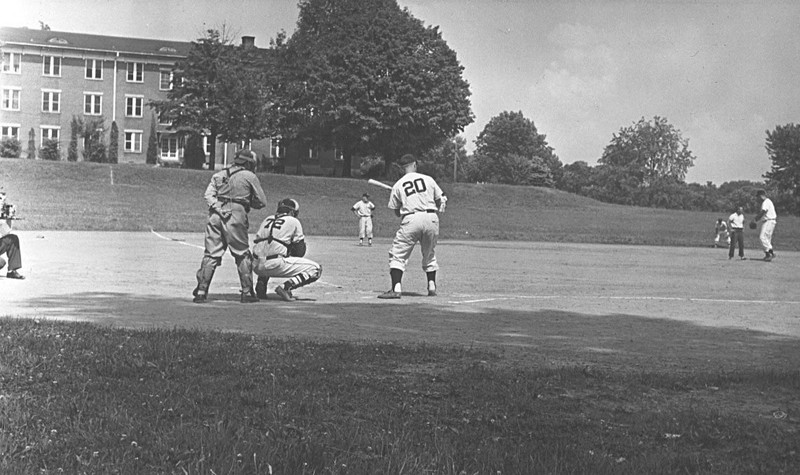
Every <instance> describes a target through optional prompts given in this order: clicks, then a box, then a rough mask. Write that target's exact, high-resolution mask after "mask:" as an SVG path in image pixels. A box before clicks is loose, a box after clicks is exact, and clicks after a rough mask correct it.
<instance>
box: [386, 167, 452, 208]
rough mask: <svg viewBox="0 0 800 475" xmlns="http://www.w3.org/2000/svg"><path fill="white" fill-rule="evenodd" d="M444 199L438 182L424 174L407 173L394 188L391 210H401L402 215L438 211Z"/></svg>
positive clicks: (390, 202)
mask: <svg viewBox="0 0 800 475" xmlns="http://www.w3.org/2000/svg"><path fill="white" fill-rule="evenodd" d="M441 199H442V189H441V188H439V185H437V184H436V181H435V180H434V179H433V178H431V177H429V176H428V175H423V174H422V173H417V172H413V173H407V174H405V175H403V177H402V178H400V179H399V180H397V182H396V183H395V184H394V186H393V187H392V195H391V197H390V198H389V209H399V210H400V214H401V215H406V214H411V213H416V212H419V211H429V210H434V211H435V210H436V201H437V200H441Z"/></svg>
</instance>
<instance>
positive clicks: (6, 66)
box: [3, 53, 22, 74]
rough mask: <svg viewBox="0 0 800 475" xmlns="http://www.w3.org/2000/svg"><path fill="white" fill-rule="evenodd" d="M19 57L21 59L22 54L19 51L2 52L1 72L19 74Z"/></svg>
mask: <svg viewBox="0 0 800 475" xmlns="http://www.w3.org/2000/svg"><path fill="white" fill-rule="evenodd" d="M20 59H22V55H21V54H19V53H3V72H4V73H11V74H19V72H20Z"/></svg>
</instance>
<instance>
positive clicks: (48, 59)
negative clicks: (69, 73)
mask: <svg viewBox="0 0 800 475" xmlns="http://www.w3.org/2000/svg"><path fill="white" fill-rule="evenodd" d="M42 61H43V63H42V74H44V75H45V76H54V77H61V58H59V57H57V56H44V57H43V58H42Z"/></svg>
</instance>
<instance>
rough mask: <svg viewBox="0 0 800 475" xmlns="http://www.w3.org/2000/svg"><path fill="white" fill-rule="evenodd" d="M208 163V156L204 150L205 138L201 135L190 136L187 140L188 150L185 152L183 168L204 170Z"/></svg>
mask: <svg viewBox="0 0 800 475" xmlns="http://www.w3.org/2000/svg"><path fill="white" fill-rule="evenodd" d="M205 162H206V154H205V151H204V150H203V136H202V135H200V134H194V133H193V134H189V135H188V137H187V138H186V149H185V150H184V151H183V166H184V167H185V168H192V169H195V170H202V169H203V164H204V163H205Z"/></svg>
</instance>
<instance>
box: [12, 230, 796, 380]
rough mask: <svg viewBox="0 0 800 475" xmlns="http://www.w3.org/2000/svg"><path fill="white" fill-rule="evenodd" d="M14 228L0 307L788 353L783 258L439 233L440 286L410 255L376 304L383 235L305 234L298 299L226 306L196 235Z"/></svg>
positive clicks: (652, 348) (374, 334) (263, 329)
mask: <svg viewBox="0 0 800 475" xmlns="http://www.w3.org/2000/svg"><path fill="white" fill-rule="evenodd" d="M19 235H20V237H21V239H22V245H23V260H24V261H23V262H24V268H23V270H24V271H25V273H26V275H27V276H28V279H26V280H25V281H12V280H6V279H4V278H2V277H0V316H14V317H29V318H37V319H69V320H85V321H92V322H98V323H103V324H109V325H115V326H124V327H132V328H145V329H146V328H174V327H181V328H196V329H217V330H223V331H234V332H245V333H255V334H264V335H273V336H281V337H286V336H289V337H298V338H302V337H310V338H319V339H334V340H359V341H393V342H400V343H431V344H448V345H457V346H464V347H475V346H478V347H484V346H485V347H488V348H493V349H501V351H505V350H508V351H512V350H513V351H516V352H517V353H519V354H524V355H526V356H525V357H526V358H528V359H531V360H535V359H537V358H540V357H541V358H544V357H545V356H542V355H547V356H546V357H547V358H550V359H553V358H554V357H555V356H557V355H561V354H564V355H567V354H570V352H572V353H571V354H573V355H574V354H575V352H578V354H579V355H583V356H582V357H583V358H585V359H586V360H587V361H591V362H602V361H603V360H605V359H607V358H614V359H616V360H617V361H619V360H620V359H621V360H627V361H629V362H630V364H634V365H635V364H636V361H637V358H641V357H643V356H646V357H647V358H648V359H653V358H660V359H663V360H664V361H665V364H674V365H680V364H686V363H687V361H695V362H696V363H703V362H704V361H706V362H708V361H711V360H710V359H709V355H711V356H713V357H714V358H713V359H714V360H715V361H716V355H717V354H720V352H722V353H724V354H725V355H727V356H730V357H732V358H734V359H735V358H736V357H737V355H738V354H739V353H737V352H741V355H740V356H741V357H744V358H747V359H748V361H750V362H752V363H753V364H757V363H759V362H761V363H763V364H766V362H767V361H772V362H773V363H774V362H775V361H777V360H781V361H785V360H791V361H800V355H798V354H799V353H800V349H798V345H797V342H798V339H800V292H799V291H798V290H797V289H800V253H797V252H778V257H777V258H776V259H775V261H773V262H771V263H765V262H762V261H758V260H745V261H739V260H738V259H734V260H732V261H729V260H728V259H727V254H726V251H724V250H721V249H697V248H668V247H634V246H604V245H581V244H554V243H520V242H501V243H498V242H465V241H444V242H441V243H440V244H439V247H438V256H439V259H440V262H441V263H442V270H441V271H440V278H439V281H440V288H439V290H440V295H439V296H438V297H434V298H429V297H427V296H425V282H424V277H423V273H422V271H421V270H420V268H419V262H420V261H419V259H420V257H419V254H418V252H419V251H415V254H414V255H413V256H412V261H411V262H410V265H409V270H408V272H407V273H406V277H405V279H404V295H403V298H402V299H401V300H399V301H388V302H387V301H382V300H379V299H377V298H376V296H377V295H378V294H379V293H380V292H382V291H384V290H386V289H387V288H388V287H389V279H388V271H387V260H388V248H389V244H390V243H389V241H388V240H377V241H376V243H375V245H374V246H373V247H366V246H365V247H358V246H357V245H356V243H355V240H353V239H343V238H328V237H311V238H309V254H308V257H310V258H312V259H315V260H317V261H319V262H321V263H322V265H323V276H322V279H321V281H320V282H318V283H316V284H313V285H311V286H309V287H306V288H304V289H301V290H299V291H297V292H296V295H297V296H298V297H300V298H301V299H302V300H300V301H298V302H292V303H286V302H283V301H280V300H277V297H275V296H274V294H273V295H272V296H271V297H272V298H271V299H270V300H268V301H266V302H259V303H257V304H249V305H242V304H239V303H238V294H237V288H238V287H237V284H238V279H237V277H236V270H235V267H234V265H233V259H232V258H230V257H229V256H226V257H225V259H224V260H223V266H222V267H221V268H220V269H219V270H218V272H217V275H216V277H215V280H214V283H213V284H212V288H211V294H210V297H211V301H210V302H209V303H208V304H206V305H197V304H193V303H192V302H191V290H192V288H193V287H194V285H195V281H194V273H195V271H196V269H197V266H198V264H199V262H200V258H201V256H202V250H201V246H202V235H200V234H187V233H170V234H167V233H162V234H157V233H101V232H59V231H39V232H36V231H30V232H20V233H19ZM749 254H750V255H751V256H760V255H761V254H760V252H757V251H756V250H749ZM0 275H5V273H4V272H3V273H0ZM271 287H272V285H271ZM554 355H555V356H554ZM565 357H566V356H565ZM570 358H572V359H573V360H574V356H571V357H570ZM776 359H777V360H776ZM770 364H772V363H770Z"/></svg>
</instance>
